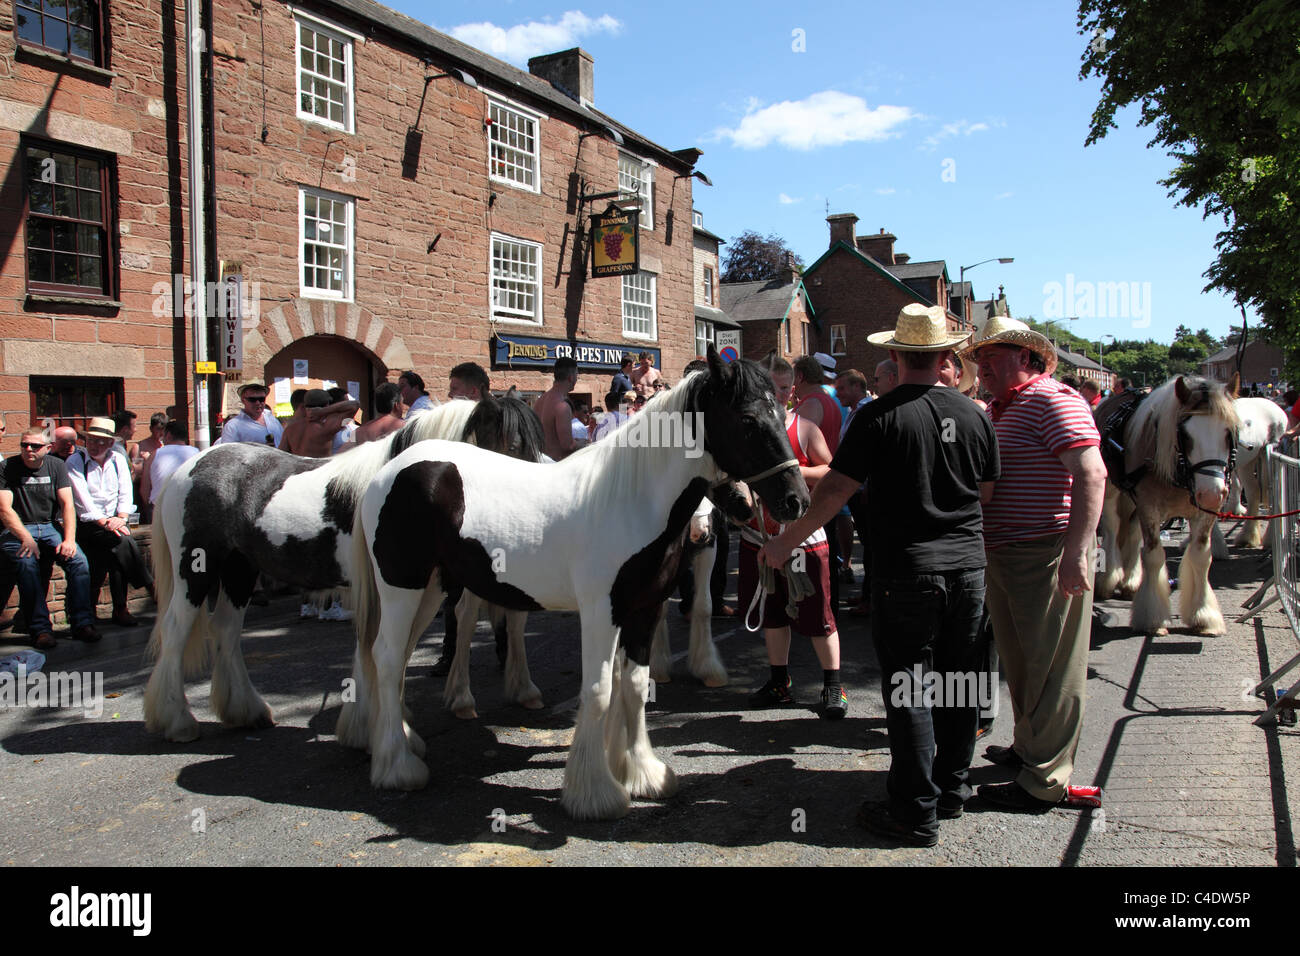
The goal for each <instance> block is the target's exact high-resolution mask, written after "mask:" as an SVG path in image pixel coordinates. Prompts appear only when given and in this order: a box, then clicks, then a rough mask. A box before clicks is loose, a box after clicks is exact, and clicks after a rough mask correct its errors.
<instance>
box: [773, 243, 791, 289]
mask: <svg viewBox="0 0 1300 956" xmlns="http://www.w3.org/2000/svg"><path fill="white" fill-rule="evenodd" d="M794 276H795V267H794V253H793V252H791V251H790V250H788V249H787V250H786V251H785V253H784V254H783V255H782V256H781V267H780V268H779V269H778V270H777V273H776V277H777V279H778V280H779V281H780V283H781V285H790V284H791V283H793V282H794Z"/></svg>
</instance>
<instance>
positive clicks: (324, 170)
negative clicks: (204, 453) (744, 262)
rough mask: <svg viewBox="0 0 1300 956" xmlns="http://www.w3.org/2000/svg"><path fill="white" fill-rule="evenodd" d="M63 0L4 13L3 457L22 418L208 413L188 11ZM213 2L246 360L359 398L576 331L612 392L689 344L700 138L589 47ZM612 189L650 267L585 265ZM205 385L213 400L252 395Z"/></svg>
mask: <svg viewBox="0 0 1300 956" xmlns="http://www.w3.org/2000/svg"><path fill="white" fill-rule="evenodd" d="M58 10H60V11H65V12H62V13H57V12H52V11H55V8H54V7H52V6H49V5H46V6H45V7H44V8H43V7H42V6H41V4H40V2H39V0H37V2H35V3H28V0H15V4H14V5H12V6H10V7H9V8H8V9H7V10H6V11H4V12H0V31H2V32H0V172H2V173H3V176H4V185H3V203H0V236H3V237H4V240H5V258H4V269H3V278H2V279H0V325H2V327H3V354H2V355H0V410H3V411H4V412H5V413H6V414H7V416H8V417H9V420H10V424H11V427H10V429H9V436H10V437H9V438H8V440H7V443H6V444H5V446H4V448H3V451H4V452H5V453H12V452H13V451H15V450H16V448H15V443H16V440H17V431H18V430H20V429H19V428H15V427H13V426H15V425H19V426H21V425H25V424H26V422H27V420H28V419H35V420H37V421H39V420H41V419H43V418H51V419H54V420H56V421H59V422H67V423H71V424H81V423H82V422H84V420H85V419H86V418H87V417H89V416H91V415H95V414H103V413H105V412H111V411H113V410H115V409H117V408H121V407H129V408H131V409H133V410H134V411H136V412H138V413H140V414H141V415H143V416H147V415H148V414H149V413H151V412H153V411H156V410H161V409H164V408H168V407H171V408H173V410H174V411H175V412H176V413H177V414H178V415H179V416H184V417H187V418H188V419H189V421H190V423H191V426H193V423H194V413H193V409H192V407H191V406H192V395H193V384H192V375H193V368H194V366H193V359H194V356H193V353H192V348H191V342H192V335H191V333H190V330H189V328H190V327H189V321H190V320H189V319H188V318H187V316H186V311H187V310H188V312H189V313H191V314H192V313H193V311H194V309H193V305H192V301H191V305H190V306H188V307H187V306H186V305H185V296H184V295H183V294H182V295H174V294H173V293H174V292H178V291H179V292H181V293H183V292H184V291H185V278H184V277H185V276H187V274H188V272H189V270H188V267H187V262H188V240H187V227H188V213H187V205H188V201H189V195H188V189H187V176H188V169H187V165H186V155H187V149H188V147H187V144H186V112H185V83H184V80H185V73H184V64H185V54H186V48H185V33H184V23H183V5H177V4H172V3H160V2H158V0H139V2H136V3H133V4H129V5H128V4H107V3H103V2H96V0H86V2H84V3H82V4H79V5H75V6H69V7H66V8H64V7H60V8H58ZM67 10H72V11H74V12H72V13H67V12H66V11H67ZM204 13H205V21H204V22H205V25H206V29H205V32H204V34H203V35H202V36H201V37H198V38H197V39H196V40H195V45H196V47H197V48H198V49H199V50H200V51H201V55H202V58H203V63H204V68H205V82H204V87H203V94H204V115H203V121H204V123H203V125H204V130H205V142H204V144H203V155H204V157H205V169H204V179H205V181H206V184H207V189H206V195H207V200H206V223H207V225H206V237H207V241H206V243H205V245H206V253H207V272H208V277H209V279H215V278H216V277H217V276H218V275H219V273H220V271H221V270H222V269H223V267H224V269H225V271H226V272H228V273H229V272H234V273H235V274H238V275H241V276H242V278H243V280H244V290H245V294H244V316H243V338H242V344H243V373H242V378H243V380H253V379H255V380H265V381H267V382H268V383H270V382H274V381H275V380H277V379H281V380H287V382H286V384H288V385H289V386H291V387H300V386H301V385H304V384H306V385H319V384H322V383H325V382H330V381H332V382H336V383H338V384H339V385H343V386H345V387H347V385H348V383H355V384H356V386H357V388H358V389H359V391H360V393H361V394H360V396H359V397H360V398H361V400H362V403H363V408H364V407H365V406H366V405H367V403H368V402H369V399H370V396H371V393H372V391H373V388H374V386H375V385H376V384H378V383H380V382H382V381H385V380H391V379H394V378H395V377H396V375H397V373H398V372H400V371H402V370H404V369H407V368H413V369H415V370H416V371H418V372H420V373H421V374H422V375H423V376H424V378H425V381H426V385H427V386H428V388H429V391H430V392H431V393H432V394H433V395H434V396H435V397H441V396H442V395H443V394H444V392H445V389H446V380H447V373H448V371H449V370H450V369H451V368H452V366H454V365H456V364H457V363H458V362H462V361H467V360H472V361H476V362H478V363H480V364H481V365H483V366H484V367H486V368H488V370H489V372H490V374H491V376H492V384H493V388H494V389H496V390H502V389H505V388H508V387H509V386H511V385H515V386H518V387H519V388H520V389H521V390H524V391H526V392H538V391H541V390H543V389H545V388H546V387H548V386H549V384H550V375H549V374H548V372H547V370H548V369H549V368H550V366H552V365H553V364H554V361H555V358H556V356H557V354H568V353H570V352H574V354H575V355H576V357H578V359H579V362H580V367H581V372H582V375H581V378H580V381H579V390H580V391H586V392H589V393H591V394H594V395H597V396H599V395H603V394H604V393H605V390H606V388H607V386H608V376H609V374H610V373H611V372H612V370H614V369H616V368H617V364H618V363H617V355H618V354H619V353H621V352H630V353H632V354H633V355H635V354H637V353H638V352H640V351H642V350H648V351H651V352H652V353H653V354H654V355H655V356H656V359H657V362H658V364H659V365H660V366H661V367H663V368H664V369H665V370H666V373H667V376H668V378H669V380H670V381H673V380H675V379H676V378H677V377H678V370H680V369H681V368H682V367H683V365H684V364H685V363H686V362H687V361H688V360H689V359H690V358H691V357H693V356H694V355H695V340H696V332H697V325H696V316H695V308H694V307H695V300H696V298H697V295H696V289H695V286H696V285H697V284H698V283H697V282H696V281H695V279H694V276H693V272H694V263H693V245H694V243H693V229H692V216H691V212H692V189H691V187H692V183H693V177H692V173H693V167H694V163H695V161H696V160H697V158H698V156H699V151H698V150H694V149H683V150H678V151H672V150H669V149H667V148H665V147H663V146H660V145H657V144H656V143H654V142H653V141H651V140H649V139H647V138H646V137H644V136H642V135H640V134H638V133H636V132H635V131H633V130H632V129H630V128H629V127H627V126H625V125H623V124H621V123H619V122H617V121H616V120H614V119H613V118H612V117H611V116H609V115H608V114H606V113H604V112H602V111H600V110H598V109H597V108H596V107H595V106H594V105H593V101H594V99H595V93H594V67H593V63H592V59H591V57H590V56H589V55H588V54H586V53H585V52H584V51H581V50H569V51H565V52H563V53H559V54H553V55H550V56H546V57H538V58H535V59H534V60H533V61H532V62H531V63H530V64H529V66H530V72H527V73H526V72H523V71H521V70H518V69H515V68H514V67H511V66H509V65H507V64H505V63H502V62H500V61H498V60H495V59H493V58H491V57H489V56H487V55H485V54H483V53H481V52H479V51H477V50H475V49H473V48H471V47H468V46H465V45H464V44H461V43H458V42H457V41H455V40H452V39H451V38H449V37H447V36H445V35H443V34H440V33H438V32H436V31H434V30H432V29H430V28H429V27H427V26H425V25H423V24H421V23H418V22H417V21H414V20H411V19H410V18H407V17H405V16H402V15H401V14H398V13H395V12H394V11H391V10H389V9H387V8H385V7H382V6H379V5H378V4H375V3H371V2H369V0H311V2H309V3H308V4H293V5H292V6H290V5H287V4H285V3H282V2H278V0H271V2H266V3H264V4H256V3H253V2H252V0H209V2H208V3H206V4H205V7H204ZM4 18H8V22H5V19H4ZM593 196H598V197H600V198H594V199H593V198H592V197H593ZM611 202H617V203H619V204H620V206H621V207H622V208H625V209H629V210H630V209H638V210H639V213H640V228H639V229H638V235H639V239H640V259H639V266H640V268H639V270H638V271H636V272H635V273H633V274H628V275H623V276H615V277H612V278H600V279H593V278H591V277H590V274H591V266H590V262H589V254H590V248H589V247H590V230H589V217H590V216H591V215H592V214H593V213H597V212H602V211H603V210H604V209H605V208H606V207H607V206H608V205H609V204H610V203H611ZM177 276H179V277H182V278H181V279H180V281H179V283H178V282H176V281H174V279H173V277H177ZM203 298H204V296H202V295H200V296H199V297H198V299H199V304H198V311H199V313H200V318H202V313H203V311H204V310H205V309H204V305H205V304H204V302H203V301H202V300H203ZM178 307H179V309H178ZM209 325H210V327H211V339H210V340H211V342H212V346H213V349H215V348H216V347H217V345H218V340H217V333H216V330H217V321H216V319H215V318H214V317H213V318H211V319H210V322H209ZM539 356H541V357H540V358H539ZM295 379H297V381H295ZM212 383H213V388H212V389H211V391H212V397H213V408H212V415H211V417H212V418H213V419H215V417H216V414H217V413H219V412H221V411H222V410H223V408H224V409H225V410H230V409H233V408H235V407H237V405H236V403H235V401H234V398H233V391H234V387H235V385H234V384H233V380H232V381H228V382H227V383H225V388H224V389H223V388H222V387H220V385H221V380H220V379H218V378H215V377H214V378H213V379H212Z"/></svg>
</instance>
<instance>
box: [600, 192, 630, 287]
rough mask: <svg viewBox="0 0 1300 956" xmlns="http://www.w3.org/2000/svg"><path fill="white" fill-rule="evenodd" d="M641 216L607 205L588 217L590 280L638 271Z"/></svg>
mask: <svg viewBox="0 0 1300 956" xmlns="http://www.w3.org/2000/svg"><path fill="white" fill-rule="evenodd" d="M640 219H641V213H640V212H637V211H635V210H634V211H631V212H625V211H624V210H622V209H619V208H618V207H617V206H610V207H609V208H608V209H606V210H605V211H604V212H603V213H598V214H596V215H593V216H592V217H591V277H592V278H593V279H599V278H601V277H603V276H624V275H633V274H635V273H636V272H637V271H638V270H640V268H641V247H640V243H639V241H638V239H639V229H638V223H639V222H640Z"/></svg>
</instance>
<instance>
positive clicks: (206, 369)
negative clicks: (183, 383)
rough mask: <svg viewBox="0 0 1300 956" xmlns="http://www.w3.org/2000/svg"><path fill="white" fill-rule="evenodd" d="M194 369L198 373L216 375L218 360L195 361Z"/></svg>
mask: <svg viewBox="0 0 1300 956" xmlns="http://www.w3.org/2000/svg"><path fill="white" fill-rule="evenodd" d="M194 371H195V373H196V374H198V375H216V374H217V363H216V362H195V363H194Z"/></svg>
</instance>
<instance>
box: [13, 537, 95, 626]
mask: <svg viewBox="0 0 1300 956" xmlns="http://www.w3.org/2000/svg"><path fill="white" fill-rule="evenodd" d="M24 527H25V528H26V529H27V533H28V534H30V535H31V536H32V538H34V539H35V541H36V545H37V547H38V548H39V549H40V551H41V552H42V553H44V552H46V551H49V552H53V551H54V549H55V548H57V547H58V546H59V545H60V544H62V543H63V532H62V531H60V530H59V529H58V528H57V527H55V526H54V525H52V524H29V525H24ZM20 547H22V544H21V542H20V541H19V540H18V536H17V535H15V534H14V533H13V532H12V531H8V530H6V531H5V532H4V533H3V534H0V551H3V552H4V554H5V555H6V557H8V559H9V561H10V562H11V563H12V565H13V567H14V573H15V575H16V577H17V578H18V600H19V601H20V602H21V604H22V606H23V608H25V609H26V611H27V624H28V632H29V633H31V634H32V635H38V634H44V633H45V632H47V631H49V630H51V629H52V628H51V627H50V609H49V607H48V605H46V603H45V588H43V587H42V586H41V562H40V557H39V555H31V556H29V557H25V558H20V557H19V556H18V549H19V548H20ZM54 560H55V561H57V562H58V563H59V566H60V567H62V568H63V575H64V577H65V578H67V582H68V590H67V595H66V601H67V609H68V618H69V619H70V620H71V621H72V626H73V627H83V626H86V625H93V624H94V623H95V613H94V610H93V609H92V607H91V604H90V565H89V564H88V563H87V562H86V555H85V554H84V553H82V550H81V548H77V553H76V554H74V555H73V556H72V557H70V558H61V557H59V556H58V555H57V554H55V555H54Z"/></svg>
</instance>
